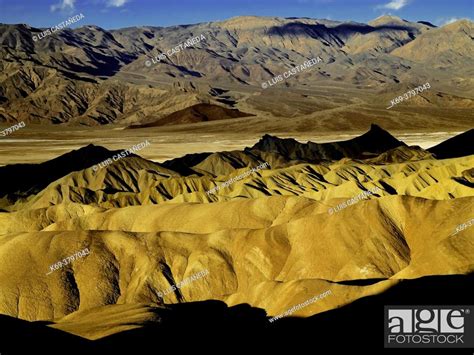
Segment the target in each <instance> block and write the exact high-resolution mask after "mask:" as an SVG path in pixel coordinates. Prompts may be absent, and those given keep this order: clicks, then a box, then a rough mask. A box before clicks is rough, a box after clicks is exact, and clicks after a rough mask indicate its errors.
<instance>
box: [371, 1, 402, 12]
mask: <svg viewBox="0 0 474 355" xmlns="http://www.w3.org/2000/svg"><path fill="white" fill-rule="evenodd" d="M406 5H408V0H392V1H390V2H389V3H387V4H385V5H378V6H377V7H376V8H377V9H390V10H400V9H401V8H402V7H405V6H406Z"/></svg>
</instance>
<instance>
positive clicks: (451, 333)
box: [385, 306, 474, 348]
mask: <svg viewBox="0 0 474 355" xmlns="http://www.w3.org/2000/svg"><path fill="white" fill-rule="evenodd" d="M473 308H474V307H473V306H385V347H386V348H423V347H425V348H449V347H453V348H470V347H474V318H473V314H472V310H473Z"/></svg>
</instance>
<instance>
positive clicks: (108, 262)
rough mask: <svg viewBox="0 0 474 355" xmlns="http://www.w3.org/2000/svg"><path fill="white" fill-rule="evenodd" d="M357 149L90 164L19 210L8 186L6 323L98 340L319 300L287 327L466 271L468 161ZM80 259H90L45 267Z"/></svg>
mask: <svg viewBox="0 0 474 355" xmlns="http://www.w3.org/2000/svg"><path fill="white" fill-rule="evenodd" d="M373 130H374V128H373ZM373 130H372V133H373ZM383 135H385V133H383ZM363 137H364V135H363V136H361V137H359V139H356V140H355V142H358V143H357V144H354V140H351V141H347V142H337V143H333V144H330V145H317V144H315V143H311V144H309V143H308V144H301V143H298V142H296V141H291V140H278V139H277V138H275V137H273V138H268V137H267V138H264V139H263V140H261V141H260V143H259V144H257V145H256V146H254V147H252V148H250V149H245V150H244V151H240V152H239V151H235V152H220V153H212V154H211V153H203V154H201V155H194V156H186V157H183V158H179V159H176V160H174V161H169V162H166V163H162V164H158V163H154V162H150V161H147V160H145V159H142V158H140V157H138V156H130V157H127V158H124V159H121V160H119V161H116V162H114V163H113V164H111V165H109V166H106V167H104V168H100V169H97V167H95V168H94V167H93V164H96V163H97V160H96V159H97V157H95V158H93V159H91V162H90V163H87V162H84V161H83V162H81V168H80V169H75V168H74V167H73V166H72V167H71V166H68V167H67V168H64V169H63V170H62V173H63V176H62V177H60V178H58V179H57V180H55V181H52V182H50V183H49V184H48V185H46V183H47V182H48V179H46V178H43V179H42V181H43V182H42V184H44V185H45V186H44V188H42V190H41V191H39V192H38V193H36V194H35V193H32V194H31V195H30V196H28V197H26V198H25V197H24V196H23V195H21V194H18V193H17V191H16V190H15V189H13V190H12V189H11V188H10V189H8V190H7V191H4V192H3V194H2V196H3V197H4V199H3V205H4V210H3V212H0V260H1V264H2V268H0V285H2V286H1V288H0V313H1V314H6V315H10V316H13V317H18V318H21V319H26V320H52V321H53V323H51V327H54V328H57V329H61V330H64V331H67V332H71V333H74V334H78V335H81V336H83V337H86V338H89V339H98V338H102V337H104V336H108V335H110V334H113V333H117V332H122V331H125V330H130V329H134V328H136V327H141V326H143V325H144V324H147V323H149V322H158V323H159V322H161V320H162V317H164V316H165V314H167V313H166V312H168V313H169V312H170V311H169V309H168V308H167V307H168V306H169V305H170V304H176V303H185V302H186V303H188V302H194V301H205V300H220V301H223V302H225V303H226V304H228V305H229V306H233V305H238V304H242V303H247V304H249V305H250V306H252V307H257V308H261V309H263V310H265V311H266V312H267V314H268V315H270V316H275V315H278V314H282V313H284V312H285V311H287V310H288V309H290V308H291V307H293V306H295V305H298V304H300V303H303V302H305V301H306V300H308V299H310V298H312V297H314V296H318V295H321V294H326V296H325V297H324V298H321V299H319V300H318V301H316V302H314V303H311V304H309V305H307V306H306V307H303V308H301V309H299V310H298V311H296V312H295V313H294V314H293V315H296V316H311V315H314V314H317V313H320V312H323V311H326V310H331V309H334V308H337V307H340V306H344V305H347V304H349V303H352V302H353V301H355V300H357V299H360V298H361V297H364V296H368V295H375V294H380V293H382V292H384V291H386V290H388V289H390V288H391V287H392V286H394V285H396V284H398V283H400V282H401V280H404V279H415V278H420V277H423V276H429V275H451V274H468V273H470V272H473V271H474V263H473V259H474V228H472V227H471V228H469V227H466V228H464V227H463V228H461V229H460V228H459V226H460V225H462V224H463V223H466V222H467V221H469V220H471V219H472V217H473V215H474V189H473V184H472V171H474V170H473V169H474V156H473V155H469V156H464V157H456V158H450V159H444V160H438V159H436V158H435V155H436V154H439V152H438V151H436V153H432V152H429V151H424V150H423V149H421V148H418V147H408V146H406V145H405V144H403V142H399V141H393V140H392V141H391V140H390V139H388V138H389V137H388V136H386V137H387V139H383V141H384V143H386V144H385V146H380V145H370V144H365V139H364V138H363ZM460 137H461V138H460V139H464V136H463V135H461V136H460ZM455 142H456V139H454V140H452V141H451V142H450V145H452V144H454V145H455ZM91 149H92V151H93V152H96V151H100V152H101V154H102V155H103V154H105V156H107V154H108V153H107V152H103V151H101V150H97V149H95V148H91V147H89V148H88V151H91ZM334 152H337V153H334ZM76 154H79V155H80V156H83V154H85V156H87V151H86V152H84V151H81V150H79V151H78V153H76ZM328 154H329V155H330V154H343V159H340V160H334V159H329V158H328ZM102 155H101V156H102ZM457 155H458V154H457ZM92 156H93V157H94V156H95V155H92ZM59 161H60V160H59ZM265 161H267V162H268V163H269V168H266V169H259V170H255V171H251V168H252V167H253V168H256V167H257V166H258V165H260V164H261V163H262V162H265ZM8 169H9V168H8V167H6V170H5V168H4V170H5V171H9V170H8ZM24 169H38V166H26V167H24ZM249 170H250V174H248V175H246V176H245V177H242V178H240V175H242V174H245V173H246V172H248V171H249ZM25 171H27V170H25ZM233 177H234V178H236V181H233V182H232V183H230V184H229V186H227V187H222V188H219V189H218V190H216V191H214V192H210V193H207V191H209V189H211V188H214V187H216V186H220V185H221V184H223V183H224V182H225V181H228V180H229V179H231V178H233ZM5 179H6V180H8V178H5ZM32 183H33V182H32V181H29V180H28V179H23V180H22V183H20V184H17V187H18V189H19V190H20V191H24V192H27V191H29V186H30V185H28V184H32ZM34 189H37V190H39V189H40V185H38V184H36V185H32V187H31V190H30V191H35V190H34ZM365 191H371V194H369V195H368V196H365V198H363V197H361V194H363V192H365ZM84 248H88V249H89V250H90V253H89V255H84V256H82V257H76V258H75V260H72V261H70V262H64V264H63V265H61V267H59V268H58V269H57V270H54V271H52V269H51V268H50V266H51V265H54V264H56V263H58V262H59V261H63V260H64V259H65V258H68V257H70V256H72V255H74V254H75V253H77V252H78V251H81V250H83V249H84ZM200 272H201V273H202V272H204V273H202V274H201V276H200V277H195V275H196V274H198V273H200ZM193 276H194V277H195V279H194V280H192V281H189V283H187V281H186V280H187V279H189V278H192V277H193ZM179 283H182V284H181V287H180V288H178V287H176V285H178V284H179ZM163 312H164V313H163ZM171 313H172V312H171Z"/></svg>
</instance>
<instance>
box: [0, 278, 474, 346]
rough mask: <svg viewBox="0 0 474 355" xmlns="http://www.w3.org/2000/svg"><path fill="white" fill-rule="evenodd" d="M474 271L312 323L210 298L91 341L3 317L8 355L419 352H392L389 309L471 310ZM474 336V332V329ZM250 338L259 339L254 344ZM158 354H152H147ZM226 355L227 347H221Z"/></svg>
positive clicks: (414, 285) (409, 286)
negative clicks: (40, 354) (273, 317)
mask: <svg viewBox="0 0 474 355" xmlns="http://www.w3.org/2000/svg"><path fill="white" fill-rule="evenodd" d="M473 282H474V274H469V275H448V276H428V277H423V278H420V279H414V280H404V281H402V282H400V283H399V284H398V285H396V286H394V287H392V288H390V289H389V290H388V291H386V292H385V293H382V294H379V295H375V296H369V297H365V298H362V299H359V300H357V301H355V302H353V303H352V304H349V305H347V306H344V307H341V308H339V309H335V310H331V311H328V312H325V313H321V314H318V315H315V316H312V317H309V318H305V319H303V318H297V317H289V318H283V319H280V320H278V321H275V322H273V323H270V322H269V321H268V319H269V318H268V317H267V316H266V314H265V311H264V310H262V309H258V308H252V307H250V306H249V305H237V306H234V307H227V306H226V305H225V304H224V303H223V302H220V301H203V302H194V303H184V304H175V305H170V306H169V309H167V310H163V309H159V308H157V312H159V316H160V317H159V319H160V321H159V322H149V323H147V324H143V327H142V328H139V329H135V330H129V331H125V332H122V333H118V334H114V335H111V336H108V337H106V338H102V339H100V340H97V341H89V340H86V339H82V338H80V337H75V336H72V335H70V334H67V333H63V332H60V331H57V330H54V329H50V328H48V327H46V325H45V323H44V322H33V323H31V322H27V321H22V320H18V319H15V318H12V317H8V316H0V328H1V329H2V342H1V343H0V350H1V352H2V355H3V354H8V355H10V354H22V353H25V351H27V349H29V347H30V346H31V345H32V344H34V348H35V350H37V351H40V350H47V351H46V353H47V354H64V352H65V351H66V352H67V353H71V352H72V353H83V354H123V353H128V354H145V353H146V354H148V353H150V354H151V353H155V351H157V348H160V349H162V351H164V350H163V349H164V346H165V344H172V345H173V347H175V350H176V351H177V352H178V350H179V351H181V350H184V349H190V350H191V349H193V350H197V349H207V350H208V351H209V350H210V349H214V348H215V349H218V348H220V347H219V346H218V345H217V343H215V342H214V340H213V339H217V338H219V343H221V342H225V344H227V346H228V347H231V348H234V347H236V346H237V347H239V346H252V347H256V348H260V347H261V348H264V349H266V350H270V349H280V347H281V346H288V348H287V349H293V350H296V349H307V348H308V347H309V348H310V349H313V350H314V353H321V352H322V349H333V350H335V349H346V350H349V349H351V351H356V350H377V352H376V353H378V354H380V353H390V354H393V353H397V354H401V353H403V354H406V353H411V352H410V351H409V350H406V349H405V350H403V349H400V350H399V349H384V348H383V339H384V338H383V334H384V306H385V305H468V304H472V300H473V299H474V288H472V287H471V286H472V284H473ZM471 331H472V330H471ZM250 341H255V344H254V345H252V344H251V343H250ZM146 349H150V351H148V350H146ZM220 349H221V351H220V353H226V352H227V350H226V349H223V348H220ZM358 353H360V352H358ZM415 353H416V354H433V353H435V354H447V353H449V354H472V350H468V349H454V350H451V349H450V350H448V352H446V350H445V349H444V350H443V349H428V348H427V349H417V350H416V352H415Z"/></svg>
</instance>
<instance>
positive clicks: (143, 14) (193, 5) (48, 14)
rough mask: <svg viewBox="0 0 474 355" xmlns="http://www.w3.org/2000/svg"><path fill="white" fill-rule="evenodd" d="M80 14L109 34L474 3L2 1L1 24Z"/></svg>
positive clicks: (436, 18) (413, 12) (452, 8)
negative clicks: (241, 20) (236, 18)
mask: <svg viewBox="0 0 474 355" xmlns="http://www.w3.org/2000/svg"><path fill="white" fill-rule="evenodd" d="M79 13H82V14H83V15H84V17H85V18H84V19H82V20H81V21H79V22H78V23H76V24H75V25H73V26H72V27H77V26H83V25H86V24H88V25H89V24H93V25H97V26H100V27H103V28H106V29H114V28H121V27H129V26H145V25H151V26H171V25H179V24H191V23H198V22H207V21H217V20H223V19H226V18H230V17H233V16H240V15H257V16H281V17H312V18H327V19H331V20H353V21H358V22H368V21H370V20H372V19H374V18H376V17H378V16H380V15H383V14H391V15H395V16H399V17H401V18H404V19H406V20H409V21H429V22H432V23H434V24H436V25H441V24H444V23H447V22H450V21H454V20H456V19H460V18H470V19H471V20H472V19H473V18H474V0H168V1H166V0H16V1H15V0H0V22H1V23H10V24H12V23H27V24H29V25H31V26H34V27H50V26H53V25H56V24H58V23H60V22H62V21H64V20H67V18H68V17H69V16H72V15H76V14H79Z"/></svg>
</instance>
